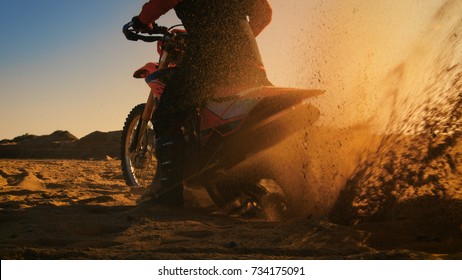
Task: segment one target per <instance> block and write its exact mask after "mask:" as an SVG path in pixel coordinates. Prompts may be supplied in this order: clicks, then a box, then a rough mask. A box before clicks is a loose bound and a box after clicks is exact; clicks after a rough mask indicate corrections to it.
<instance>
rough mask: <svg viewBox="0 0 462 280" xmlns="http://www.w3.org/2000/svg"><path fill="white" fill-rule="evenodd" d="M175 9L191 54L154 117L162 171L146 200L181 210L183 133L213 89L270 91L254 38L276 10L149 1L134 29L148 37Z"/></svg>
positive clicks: (263, 0)
mask: <svg viewBox="0 0 462 280" xmlns="http://www.w3.org/2000/svg"><path fill="white" fill-rule="evenodd" d="M171 9H175V12H176V14H177V16H178V18H179V19H180V20H181V21H182V23H183V25H184V28H185V29H186V31H187V33H188V41H187V50H186V53H185V56H184V58H183V61H182V64H181V67H179V68H178V70H176V71H175V72H174V73H173V74H172V76H171V78H170V80H169V82H168V83H167V84H166V86H165V89H164V92H163V94H162V97H161V99H160V101H159V104H158V107H157V109H156V111H155V113H154V116H153V120H154V121H153V122H154V129H155V133H156V136H157V138H156V149H157V150H156V155H157V159H158V168H157V171H156V176H155V179H154V181H153V184H152V186H151V188H150V190H149V191H148V193H147V194H145V195H144V196H143V197H144V198H149V199H151V200H153V201H155V202H158V203H165V204H169V205H176V206H181V205H182V204H183V183H182V180H183V168H184V167H183V161H184V160H182V157H183V156H184V137H183V135H182V131H181V127H182V125H183V124H184V122H185V120H186V118H187V116H188V114H189V113H190V112H192V111H193V110H195V109H196V108H197V107H199V106H201V104H203V103H204V102H205V101H206V100H207V99H208V98H210V97H211V96H212V95H213V88H217V87H225V86H227V85H228V86H229V85H233V86H235V85H240V86H246V87H255V86H261V85H270V82H269V81H268V79H267V77H266V72H265V69H264V67H263V63H262V59H261V56H260V53H259V50H258V46H257V43H256V40H255V36H257V35H258V34H260V32H261V31H262V30H263V29H264V28H265V27H266V26H267V25H268V24H269V23H270V21H271V16H272V10H271V7H270V5H269V3H268V1H267V0H225V1H223V0H150V1H149V2H147V3H146V4H144V5H143V8H142V11H141V13H140V14H139V16H136V17H134V18H133V19H132V23H133V28H134V29H135V30H137V31H148V30H149V29H152V24H153V23H154V21H155V20H157V19H158V18H159V17H160V16H161V15H163V14H165V13H166V12H167V11H169V10H171Z"/></svg>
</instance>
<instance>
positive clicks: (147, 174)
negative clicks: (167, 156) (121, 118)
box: [121, 104, 157, 188]
mask: <svg viewBox="0 0 462 280" xmlns="http://www.w3.org/2000/svg"><path fill="white" fill-rule="evenodd" d="M144 107H145V104H139V105H137V106H135V107H134V108H133V109H132V110H131V111H130V113H129V114H128V116H127V119H126V120H125V124H124V128H123V131H122V139H121V159H122V162H121V165H122V172H123V176H124V179H125V182H126V184H127V185H128V186H138V187H143V188H147V187H149V186H150V185H151V183H152V181H153V179H154V175H155V172H156V168H157V159H156V156H155V151H156V141H155V133H154V128H153V124H152V121H151V120H150V121H149V122H148V124H147V126H146V128H145V129H144V131H140V127H141V116H142V115H143V111H144ZM139 137H140V139H141V145H137V143H138V140H137V139H139Z"/></svg>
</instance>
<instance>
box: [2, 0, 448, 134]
mask: <svg viewBox="0 0 462 280" xmlns="http://www.w3.org/2000/svg"><path fill="white" fill-rule="evenodd" d="M144 2H145V0H64V1H63V0H21V1H19V0H0V26H1V27H0V38H1V39H0V40H1V43H0V139H4V138H13V137H15V136H18V135H22V134H25V133H31V134H36V135H43V134H49V133H52V132H53V131H55V130H58V129H59V130H69V131H70V132H71V133H73V134H74V135H76V136H77V137H82V136H85V135H86V134H88V133H91V132H93V131H95V130H100V131H113V130H120V129H122V125H123V122H124V120H125V117H126V115H127V114H128V112H129V111H130V109H131V108H132V107H134V106H135V105H137V104H139V103H142V102H145V100H146V97H147V93H148V92H149V89H148V87H147V86H146V85H145V84H144V82H143V81H141V80H136V79H133V78H132V73H133V71H134V70H136V69H137V68H138V67H141V66H143V65H144V64H145V63H146V62H148V61H155V60H157V54H156V52H155V46H154V45H150V44H147V43H143V42H129V41H127V40H126V39H125V38H124V37H123V35H122V32H121V29H122V26H123V24H125V23H126V22H128V21H129V20H130V19H131V18H132V16H134V15H136V14H138V13H139V11H140V9H141V6H142V4H143V3H144ZM269 2H270V4H271V5H272V7H273V20H272V23H271V24H270V25H269V26H268V27H267V29H266V30H264V31H263V33H262V34H261V35H260V36H259V37H258V38H257V41H258V43H259V47H260V51H261V54H262V57H263V61H264V63H265V65H266V68H267V73H268V76H269V78H270V80H271V81H272V82H273V83H274V84H276V85H281V86H291V87H305V88H307V87H308V88H321V89H324V90H326V91H327V93H326V95H325V98H324V97H323V98H324V99H323V100H324V101H322V100H321V101H320V104H319V106H320V107H321V109H322V112H323V117H326V116H330V118H331V119H332V120H334V121H337V120H338V119H339V118H337V117H336V116H337V115H338V112H335V111H332V110H334V109H335V110H337V108H342V110H346V109H345V108H346V105H349V106H350V107H351V111H352V112H351V113H345V114H344V115H343V116H342V117H341V119H348V118H350V117H352V116H355V114H358V110H357V109H356V108H357V107H358V106H359V105H361V104H358V102H364V99H365V98H364V95H363V96H360V98H356V99H354V98H352V96H353V95H352V93H354V94H357V92H358V91H357V90H352V88H353V87H355V86H357V85H358V84H361V89H362V91H364V92H366V91H371V90H373V87H374V86H375V84H374V83H375V82H376V81H377V80H379V78H380V77H381V76H383V75H384V73H385V72H386V71H387V70H388V69H390V68H391V67H393V66H394V64H393V63H394V61H396V60H398V59H399V58H401V57H402V56H404V55H405V54H406V51H407V50H408V48H409V45H410V42H411V40H412V39H414V38H416V36H418V35H419V32H421V30H423V28H424V27H425V24H426V23H427V22H428V18H429V16H431V15H432V14H433V13H434V11H435V9H436V8H438V6H439V5H441V3H442V2H443V0H431V1H430V0H428V1H421V0H407V1H398V0H383V1H371V0H344V1H339V0H310V1H308V0H306V1H305V0H303V1H300V0H269ZM178 22H179V21H178V19H177V18H176V16H175V15H174V13H169V14H167V15H166V16H164V17H162V18H161V19H160V21H159V23H160V24H163V25H167V26H169V25H173V24H176V23H178ZM353 97H354V96H353ZM355 100H356V101H355ZM368 101H369V100H368ZM323 102H324V105H323ZM323 106H324V107H323ZM331 108H333V109H332V110H331ZM360 113H361V114H362V112H360Z"/></svg>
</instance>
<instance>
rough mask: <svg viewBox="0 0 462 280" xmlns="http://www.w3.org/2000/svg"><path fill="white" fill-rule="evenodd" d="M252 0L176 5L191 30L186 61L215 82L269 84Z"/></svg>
mask: <svg viewBox="0 0 462 280" xmlns="http://www.w3.org/2000/svg"><path fill="white" fill-rule="evenodd" d="M253 2H254V1H249V0H225V1H223V0H183V1H182V2H181V3H180V4H178V5H177V6H176V7H175V11H176V13H177V15H178V17H179V18H180V19H181V21H182V22H183V24H184V26H185V29H186V30H187V32H188V40H189V41H188V50H187V56H186V57H187V58H188V59H187V60H186V61H185V63H188V62H189V63H191V64H192V65H191V66H192V67H193V68H198V67H199V68H198V69H200V70H198V71H200V72H201V74H205V76H207V77H208V79H209V80H212V81H214V83H215V84H216V83H222V84H224V85H226V84H229V83H230V82H232V83H233V84H236V83H242V84H249V85H250V86H256V85H260V84H262V83H263V84H265V83H267V80H266V74H265V72H264V70H263V63H262V59H261V56H260V52H259V50H258V46H257V43H256V41H255V38H254V35H253V32H252V30H251V28H250V26H249V23H248V21H247V16H249V15H250V13H251V9H252V8H253Z"/></svg>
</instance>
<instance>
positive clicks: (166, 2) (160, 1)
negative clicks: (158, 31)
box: [139, 0, 182, 25]
mask: <svg viewBox="0 0 462 280" xmlns="http://www.w3.org/2000/svg"><path fill="white" fill-rule="evenodd" d="M181 1H182V0H149V2H147V3H146V4H144V5H143V8H142V9H141V13H140V15H139V20H140V21H141V23H143V24H145V25H148V24H150V23H153V22H154V21H155V20H157V19H158V18H159V17H160V16H162V15H163V14H165V13H166V12H168V11H170V10H171V9H173V8H174V7H175V6H176V5H178V4H179V3H180V2H181Z"/></svg>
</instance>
